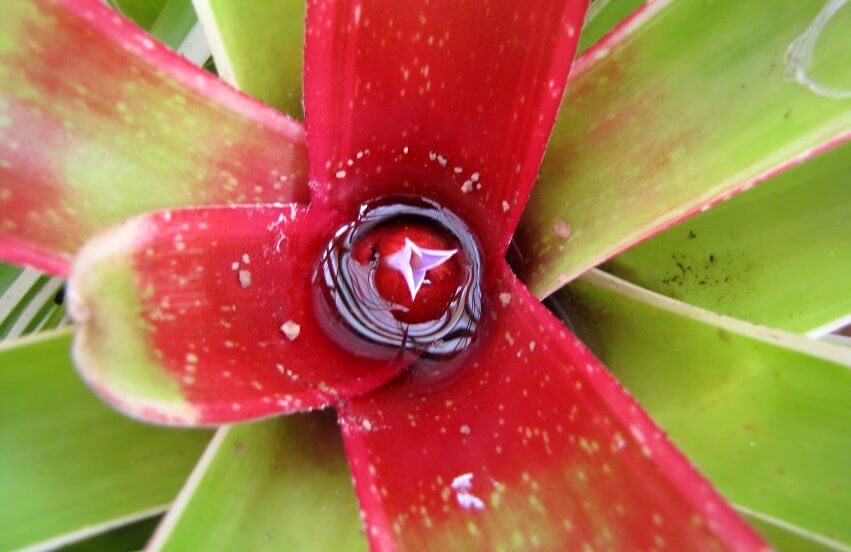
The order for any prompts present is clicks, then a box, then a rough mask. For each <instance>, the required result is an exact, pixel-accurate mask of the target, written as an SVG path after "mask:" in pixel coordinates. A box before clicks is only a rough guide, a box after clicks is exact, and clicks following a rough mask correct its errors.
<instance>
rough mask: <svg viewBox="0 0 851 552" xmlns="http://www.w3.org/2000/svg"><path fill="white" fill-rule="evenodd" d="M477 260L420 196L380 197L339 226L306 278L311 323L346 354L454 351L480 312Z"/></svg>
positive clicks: (459, 224) (452, 224)
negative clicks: (309, 284)
mask: <svg viewBox="0 0 851 552" xmlns="http://www.w3.org/2000/svg"><path fill="white" fill-rule="evenodd" d="M481 273H482V259H481V254H480V252H479V244H478V242H477V241H476V239H475V237H474V236H473V235H472V233H471V232H470V231H469V229H468V228H467V226H466V225H465V224H464V223H463V221H461V219H460V218H458V217H457V216H456V215H454V214H453V213H452V212H450V211H449V210H448V209H446V208H444V207H443V206H441V205H439V204H437V203H435V202H433V201H431V200H428V199H424V198H417V197H407V196H406V197H383V198H377V199H375V200H372V201H369V202H367V203H364V204H362V205H360V207H359V209H358V215H357V217H356V218H355V219H354V220H352V221H351V222H350V223H348V224H345V225H343V226H341V227H339V228H338V229H337V230H336V231H335V232H334V233H333V235H332V237H331V239H330V240H329V242H328V244H327V245H326V247H325V248H324V249H323V251H322V254H321V255H320V258H319V259H318V262H317V265H316V269H315V272H314V275H313V282H314V284H315V286H314V293H315V297H316V300H315V302H314V308H315V309H316V315H317V320H318V321H319V323H320V325H321V326H322V328H323V329H324V330H325V332H326V333H327V334H328V335H329V336H330V337H331V338H332V339H334V341H336V342H337V343H338V344H339V345H340V346H341V347H344V348H346V349H348V350H349V351H351V353H352V354H354V355H358V356H365V357H369V358H385V359H388V360H393V359H396V358H397V357H398V356H399V353H400V351H416V353H417V357H418V358H419V359H420V360H429V361H434V360H438V359H440V360H445V359H449V358H453V357H455V356H456V355H458V354H459V353H461V352H462V351H464V350H466V349H467V347H468V346H469V345H470V344H471V343H472V341H473V339H474V337H475V335H476V328H477V325H478V322H479V319H480V318H481V315H482V297H481Z"/></svg>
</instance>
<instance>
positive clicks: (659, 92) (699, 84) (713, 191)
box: [517, 0, 851, 296]
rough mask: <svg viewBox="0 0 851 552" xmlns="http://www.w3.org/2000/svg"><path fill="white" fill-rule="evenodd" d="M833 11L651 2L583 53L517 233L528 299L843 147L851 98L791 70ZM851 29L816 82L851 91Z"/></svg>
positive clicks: (837, 28) (792, 1)
mask: <svg viewBox="0 0 851 552" xmlns="http://www.w3.org/2000/svg"><path fill="white" fill-rule="evenodd" d="M824 5H825V4H824V3H823V2H799V1H797V0H782V1H777V0H758V1H753V2H737V1H734V0H725V1H718V2H713V1H710V0H682V1H676V2H673V1H664V0H663V1H657V2H649V3H647V4H645V5H644V8H643V9H641V10H640V11H639V12H636V15H634V16H632V18H631V19H630V20H629V21H628V22H627V23H625V24H623V25H620V26H619V27H618V29H617V30H616V31H615V32H614V33H611V34H609V35H607V36H606V37H605V38H604V39H603V40H602V41H601V42H599V43H598V44H596V45H595V46H594V47H593V48H591V49H589V50H587V51H586V52H585V53H584V54H583V56H582V58H581V59H580V60H577V63H576V64H575V66H574V69H573V71H572V73H571V78H570V82H569V83H568V87H567V91H566V93H565V98H566V103H565V106H564V109H562V111H561V112H560V114H559V121H558V124H557V125H556V129H555V130H554V132H553V139H552V140H551V141H550V144H549V147H548V150H547V156H546V158H545V160H544V163H543V167H542V173H541V178H540V181H539V183H538V184H537V185H536V187H535V193H534V195H533V198H532V199H531V201H530V204H529V207H528V209H527V210H526V212H525V215H524V219H523V224H521V228H520V230H521V231H520V232H519V235H518V236H517V238H518V243H519V246H520V250H521V251H522V253H523V256H524V262H525V264H524V266H525V268H524V269H523V272H522V274H523V277H524V281H526V282H527V283H529V284H530V286H531V287H532V289H533V291H534V292H535V293H536V294H537V295H538V296H545V295H548V294H549V293H551V292H552V291H554V290H556V289H558V287H559V286H561V285H563V284H564V283H566V282H568V281H570V280H571V279H573V278H575V277H576V276H577V275H579V274H581V273H582V272H584V271H585V270H587V269H588V268H591V267H592V266H595V265H597V264H599V263H601V262H603V261H604V260H606V259H607V258H609V257H611V256H612V255H614V254H616V253H618V252H620V251H621V250H623V249H624V248H627V247H629V246H631V245H633V244H635V243H636V242H638V241H640V240H642V239H645V238H647V237H649V236H650V235H652V234H654V233H656V232H658V231H660V230H662V229H664V228H666V227H668V226H671V225H673V224H675V223H677V222H678V221H680V220H682V219H683V218H685V217H688V216H689V215H691V214H694V213H696V212H698V211H700V210H701V209H703V208H707V207H708V206H709V205H711V204H712V203H714V202H716V201H719V200H721V199H723V198H725V197H727V196H729V195H732V194H734V193H736V192H738V191H740V190H742V189H746V188H748V187H750V186H752V185H753V184H755V183H757V182H760V181H761V180H763V179H765V178H767V177H768V176H770V175H772V174H774V173H776V172H778V171H781V170H783V169H785V168H788V167H789V166H791V165H793V164H795V163H797V162H799V161H802V160H804V159H806V158H808V157H810V156H812V155H813V154H814V153H815V152H816V151H818V150H819V149H822V148H825V147H829V146H831V145H834V144H837V143H838V142H841V141H843V140H846V139H847V138H848V136H849V132H851V102H849V101H848V100H841V99H837V98H834V97H825V96H824V95H819V94H817V93H815V92H814V91H813V90H811V89H810V88H808V87H807V86H805V85H804V84H802V83H801V82H797V81H796V80H795V79H794V78H792V77H790V76H789V74H788V71H789V63H790V62H788V60H787V52H788V51H789V49H790V47H791V45H792V43H793V41H795V39H796V38H797V37H799V36H801V35H802V34H803V33H805V32H810V33H811V34H810V35H808V36H814V35H813V33H816V32H817V31H818V29H815V30H814V27H811V24H812V23H813V22H814V21H815V20H816V18H817V16H818V14H819V11H820V10H821V9H822V8H823V7H824ZM849 21H851V6H845V7H844V8H843V9H842V10H841V11H840V12H839V13H838V14H836V16H835V17H834V18H833V19H831V20H830V21H829V23H830V24H829V25H827V26H826V27H824V29H823V32H821V33H820V34H818V37H817V38H818V48H817V49H816V53H815V58H814V60H813V64H814V67H813V68H812V71H811V74H812V75H818V78H824V76H825V75H827V76H828V77H829V78H830V79H831V82H833V83H836V82H839V83H841V82H843V81H844V82H845V84H846V86H847V85H851V65H849V64H847V63H845V62H844V61H842V60H844V59H847V58H848V54H849V43H848V40H847V33H845V32H844V31H843V30H844V29H846V28H847V23H848V22H849ZM808 29H809V31H808ZM796 51H797V50H795V52H796ZM793 53H794V52H793ZM789 59H798V58H796V57H795V56H794V55H793V56H791V57H790V58H789ZM795 63H797V62H795ZM814 78H815V77H814Z"/></svg>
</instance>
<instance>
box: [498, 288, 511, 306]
mask: <svg viewBox="0 0 851 552" xmlns="http://www.w3.org/2000/svg"><path fill="white" fill-rule="evenodd" d="M499 302H500V304H501V305H502V306H503V307H507V306H508V305H510V304H511V294H510V293H508V292H507V291H506V292H503V293H500V294H499Z"/></svg>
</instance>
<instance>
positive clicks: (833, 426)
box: [558, 270, 851, 543]
mask: <svg viewBox="0 0 851 552" xmlns="http://www.w3.org/2000/svg"><path fill="white" fill-rule="evenodd" d="M558 297H559V299H560V300H561V301H562V302H563V304H564V305H565V306H566V307H567V311H568V312H569V313H570V319H571V321H572V322H573V323H574V324H575V327H576V330H577V335H578V336H579V337H580V338H582V339H583V341H585V343H587V344H588V345H589V346H590V347H591V349H592V350H593V351H594V352H595V353H596V354H597V355H598V356H599V357H600V359H601V360H602V361H603V363H604V364H606V366H608V367H609V368H610V369H611V370H612V371H613V372H614V374H615V375H616V376H617V378H618V380H619V381H620V382H621V383H623V384H624V386H626V388H627V389H629V390H630V391H631V392H632V393H633V394H634V395H635V396H636V398H637V399H638V400H639V401H640V402H641V403H642V405H643V406H644V407H645V408H646V409H647V411H648V412H649V413H650V414H651V415H652V416H653V417H654V419H655V420H656V421H657V422H658V423H659V424H660V425H661V426H662V427H663V428H664V429H665V430H666V431H668V432H669V433H670V436H671V438H672V439H673V440H674V442H675V443H676V444H677V445H678V446H679V447H680V448H681V450H682V451H683V452H684V453H685V454H686V455H687V456H688V457H689V458H690V459H691V460H692V461H693V462H694V463H695V464H696V465H697V467H698V468H699V469H700V470H701V471H702V472H703V473H704V474H705V475H706V476H707V477H709V479H710V480H712V482H713V483H714V484H715V485H716V486H717V487H718V489H719V490H720V491H721V492H722V494H724V495H725V497H726V498H727V499H728V500H730V501H731V502H733V503H735V504H738V505H740V506H742V507H744V508H747V509H748V510H750V511H753V512H758V513H760V514H762V515H764V516H770V517H771V518H775V519H777V520H782V521H783V522H785V523H786V524H789V525H792V526H796V527H799V528H801V529H802V530H803V531H806V532H809V533H812V534H815V535H818V536H820V538H822V540H827V541H830V540H834V541H840V542H843V543H851V525H849V524H848V512H849V511H851V494H849V493H847V492H845V487H846V485H847V483H848V466H851V440H849V439H848V428H849V427H851V409H849V408H848V405H849V404H851V370H849V366H851V350H849V349H846V348H843V347H840V346H837V345H832V344H828V343H823V342H819V341H814V340H810V339H807V338H805V337H801V336H796V335H793V334H787V333H784V332H781V331H779V330H773V329H767V328H762V327H759V326H754V325H752V324H749V323H747V322H743V321H739V320H735V319H732V318H728V317H724V316H721V315H717V314H714V313H711V312H708V311H704V310H702V309H699V308H697V307H693V306H690V305H686V304H684V303H680V302H678V301H675V300H672V299H669V298H667V297H663V296H661V295H658V294H655V293H653V292H650V291H647V290H644V289H642V288H639V287H637V286H634V285H632V284H629V283H627V282H625V281H623V280H619V279H617V278H615V277H614V276H610V275H608V274H606V273H604V272H600V271H597V270H594V271H591V272H589V274H588V275H587V276H585V277H583V278H582V279H580V280H578V281H577V282H576V283H574V284H572V285H570V286H569V287H568V288H567V289H566V291H565V292H563V293H562V294H560V295H559V296H558Z"/></svg>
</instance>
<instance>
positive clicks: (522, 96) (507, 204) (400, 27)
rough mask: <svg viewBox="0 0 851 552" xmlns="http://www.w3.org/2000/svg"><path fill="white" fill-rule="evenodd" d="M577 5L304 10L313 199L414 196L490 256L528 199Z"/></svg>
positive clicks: (360, 4)
mask: <svg viewBox="0 0 851 552" xmlns="http://www.w3.org/2000/svg"><path fill="white" fill-rule="evenodd" d="M585 8H586V1H585V0H568V1H564V0H536V1H534V2H532V3H531V4H518V3H517V2H516V1H515V0H498V1H495V2H490V3H487V4H484V3H480V2H457V1H455V0H438V1H434V2H430V3H425V4H423V3H421V2H410V1H395V2H378V1H374V0H373V1H357V2H355V1H352V0H337V1H333V0H311V1H310V2H309V3H308V9H307V31H306V48H305V78H304V80H305V110H306V113H305V115H306V127H307V131H308V134H309V136H310V152H309V156H310V174H311V186H312V188H313V201H314V202H319V203H321V204H324V205H331V206H334V207H336V208H340V207H342V208H346V209H352V206H353V205H357V204H358V203H359V202H361V201H363V200H366V199H372V198H374V197H376V196H379V195H384V194H396V195H398V194H419V195H421V196H425V197H429V198H431V199H433V200H436V201H438V202H440V203H443V204H444V205H447V206H449V207H451V208H452V210H453V211H454V212H455V213H456V214H458V215H459V216H461V217H462V218H464V219H465V220H466V221H467V223H468V224H469V225H471V226H472V227H473V230H474V232H476V233H477V234H478V235H479V236H488V238H489V239H487V240H482V241H483V242H486V243H484V245H485V246H486V247H487V248H488V251H487V252H486V254H487V255H491V254H493V256H494V257H498V256H499V255H501V254H502V253H504V251H505V248H506V247H507V245H508V242H509V240H510V239H511V235H512V233H513V232H514V227H515V226H516V224H517V221H518V219H519V217H520V213H521V211H522V210H523V207H524V205H525V204H526V199H527V197H528V194H529V192H530V189H531V187H532V183H533V182H534V180H535V178H536V175H537V174H538V168H539V166H540V161H541V157H542V156H543V152H544V147H545V146H546V142H547V139H548V138H549V135H550V131H551V129H552V125H553V120H554V118H555V114H556V110H557V109H558V106H559V102H560V100H561V96H562V90H563V88H564V83H565V80H566V77H567V73H568V70H569V69H570V65H571V62H572V59H573V54H574V52H575V49H576V42H577V40H578V37H579V30H580V27H581V24H582V18H583V15H584V13H585Z"/></svg>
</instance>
